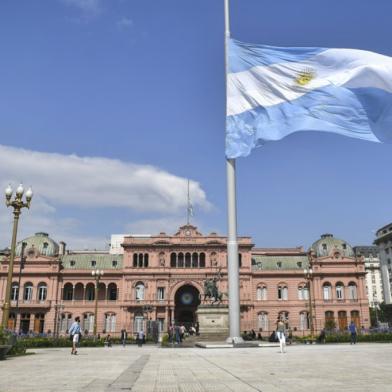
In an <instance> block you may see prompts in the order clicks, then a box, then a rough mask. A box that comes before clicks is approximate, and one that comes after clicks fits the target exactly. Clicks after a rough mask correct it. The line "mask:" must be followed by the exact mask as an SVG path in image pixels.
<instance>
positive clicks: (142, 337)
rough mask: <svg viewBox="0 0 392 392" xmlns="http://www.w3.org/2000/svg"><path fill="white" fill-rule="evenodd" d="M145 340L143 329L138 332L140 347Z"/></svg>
mask: <svg viewBox="0 0 392 392" xmlns="http://www.w3.org/2000/svg"><path fill="white" fill-rule="evenodd" d="M143 342H144V331H143V330H142V329H141V330H140V331H139V332H138V333H137V345H138V346H139V347H142V345H143Z"/></svg>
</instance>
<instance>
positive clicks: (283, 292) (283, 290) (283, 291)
mask: <svg viewBox="0 0 392 392" xmlns="http://www.w3.org/2000/svg"><path fill="white" fill-rule="evenodd" d="M278 299H280V300H282V301H287V300H288V299H289V291H288V288H287V285H286V284H285V283H281V284H280V285H279V286H278Z"/></svg>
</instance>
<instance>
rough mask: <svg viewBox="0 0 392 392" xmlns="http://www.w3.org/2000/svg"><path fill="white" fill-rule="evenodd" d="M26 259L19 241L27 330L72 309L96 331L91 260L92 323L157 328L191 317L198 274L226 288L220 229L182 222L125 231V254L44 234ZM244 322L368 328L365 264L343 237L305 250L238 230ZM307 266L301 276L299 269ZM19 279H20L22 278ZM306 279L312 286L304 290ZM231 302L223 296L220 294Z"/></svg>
mask: <svg viewBox="0 0 392 392" xmlns="http://www.w3.org/2000/svg"><path fill="white" fill-rule="evenodd" d="M23 241H24V242H26V244H27V246H26V250H25V255H26V262H25V267H24V269H23V270H22V271H21V273H20V253H21V242H20V243H19V244H18V248H17V258H16V260H15V266H14V278H13V287H12V302H11V317H10V323H9V327H12V328H16V329H17V330H19V329H21V330H23V331H25V332H27V331H29V330H33V331H35V332H48V331H49V330H50V331H51V332H54V333H60V334H65V333H66V331H67V328H68V327H69V325H70V323H71V321H72V320H73V318H74V317H76V316H80V317H81V320H82V327H83V330H85V331H87V332H88V333H92V331H93V324H94V317H95V314H94V313H95V307H94V305H95V280H94V279H93V277H92V275H91V272H92V270H94V269H99V270H103V271H104V275H103V277H102V278H101V280H100V282H99V287H98V317H97V324H98V325H97V331H98V332H99V333H101V334H102V333H111V334H113V335H116V334H119V332H120V330H121V329H122V328H125V329H126V330H127V331H132V332H136V331H138V330H139V329H140V328H145V327H146V321H147V320H152V321H156V323H153V324H154V325H156V327H157V328H159V329H160V330H161V331H164V330H166V328H167V326H168V324H169V323H170V322H173V321H176V322H179V323H184V324H185V325H186V324H190V323H195V322H196V321H197V320H196V310H197V307H198V305H199V304H200V303H204V302H205V301H204V299H203V298H202V294H203V284H204V280H205V279H207V278H212V277H214V276H215V275H216V273H217V272H218V271H219V270H220V273H221V276H222V278H221V281H220V286H219V287H220V290H221V291H223V292H227V291H228V290H227V266H226V263H227V261H226V260H227V251H226V237H223V236H220V235H218V234H216V233H211V234H208V235H202V234H201V233H200V232H199V231H198V230H197V228H196V227H194V226H191V225H185V226H182V227H180V228H179V230H178V232H177V233H175V234H174V235H167V234H166V233H160V234H159V235H155V236H149V237H140V236H137V237H136V236H135V237H132V236H129V237H125V239H124V242H123V244H122V246H123V248H124V254H119V255H113V254H110V253H109V252H88V251H67V250H66V249H65V244H64V243H62V242H60V243H59V244H57V243H56V242H55V241H53V240H52V239H51V238H49V236H48V235H47V234H46V233H37V234H36V235H34V236H32V237H29V238H26V239H25V240H23ZM239 264H240V297H241V329H242V330H251V329H254V330H255V331H256V332H260V333H261V334H262V335H264V336H266V335H269V334H270V333H271V332H272V331H273V330H274V329H275V326H276V320H277V318H278V316H280V315H284V316H285V317H286V320H287V323H288V325H289V327H290V328H291V329H292V330H293V333H294V334H301V335H302V334H304V335H307V334H309V333H310V311H311V313H312V316H313V317H312V319H313V328H314V330H315V331H316V332H317V331H320V329H322V328H323V327H324V326H325V323H326V321H327V323H329V325H333V324H334V323H335V325H336V327H338V328H340V329H345V328H346V327H347V324H348V323H349V322H350V321H351V320H353V321H354V322H355V323H356V324H357V326H358V327H359V326H364V327H366V328H367V327H369V324H370V318H369V308H368V307H369V304H368V299H367V297H366V292H365V267H364V262H363V260H362V259H359V258H356V257H355V256H354V252H353V249H352V248H351V246H350V245H349V244H347V243H346V242H345V241H342V240H339V239H336V238H334V237H333V236H332V235H329V234H327V235H323V236H322V237H321V238H320V239H319V240H318V241H316V242H315V243H314V244H313V245H312V246H311V248H310V250H309V251H308V252H305V251H304V249H303V248H282V249H280V248H279V249H276V248H275V249H263V248H254V244H253V243H252V240H251V238H250V237H240V238H239ZM309 267H311V268H312V271H313V273H312V274H311V275H308V276H307V277H305V274H304V269H305V268H309ZM7 271H8V256H7V255H3V256H2V260H1V266H0V299H1V301H0V305H2V304H3V302H4V295H5V288H6V280H7ZM19 279H20V282H19ZM309 286H310V290H309ZM224 303H227V297H225V299H224Z"/></svg>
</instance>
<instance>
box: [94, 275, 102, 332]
mask: <svg viewBox="0 0 392 392" xmlns="http://www.w3.org/2000/svg"><path fill="white" fill-rule="evenodd" d="M91 275H92V277H93V278H94V279H95V313H94V332H93V334H94V336H95V337H97V320H98V286H99V280H100V279H101V278H102V276H103V270H98V269H96V270H92V271H91Z"/></svg>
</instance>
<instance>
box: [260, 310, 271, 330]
mask: <svg viewBox="0 0 392 392" xmlns="http://www.w3.org/2000/svg"><path fill="white" fill-rule="evenodd" d="M257 324H258V328H259V330H260V331H269V328H268V313H266V312H260V313H259V314H258V315H257Z"/></svg>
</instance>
